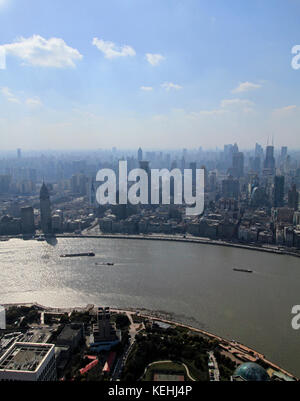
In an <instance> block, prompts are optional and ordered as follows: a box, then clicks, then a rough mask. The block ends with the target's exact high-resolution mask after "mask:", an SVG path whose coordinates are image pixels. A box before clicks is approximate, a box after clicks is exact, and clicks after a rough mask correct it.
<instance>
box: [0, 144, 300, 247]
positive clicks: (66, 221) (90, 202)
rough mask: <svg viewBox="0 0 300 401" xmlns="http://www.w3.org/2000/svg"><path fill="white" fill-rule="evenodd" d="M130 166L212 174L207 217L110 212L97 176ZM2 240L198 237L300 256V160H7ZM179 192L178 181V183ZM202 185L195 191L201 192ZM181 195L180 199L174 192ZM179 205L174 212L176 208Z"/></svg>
mask: <svg viewBox="0 0 300 401" xmlns="http://www.w3.org/2000/svg"><path fill="white" fill-rule="evenodd" d="M120 160H126V161H127V164H128V169H133V168H137V167H140V168H142V169H144V170H145V171H147V173H148V174H149V175H151V172H150V169H152V168H155V169H169V170H174V169H180V170H181V171H182V172H183V171H184V170H185V169H187V168H188V169H191V170H192V171H193V174H194V177H195V171H196V169H200V168H202V169H204V176H205V210H204V214H203V215H201V216H196V217H194V216H186V215H185V210H184V206H183V205H175V204H174V202H173V198H172V193H173V195H174V187H172V185H171V202H170V203H171V205H163V204H160V205H136V206H134V205H123V204H122V205H121V204H117V205H115V206H114V205H113V206H112V205H105V206H101V205H99V204H98V203H97V200H96V191H97V187H98V186H99V184H100V183H99V182H97V181H96V174H97V171H98V170H100V169H103V168H110V169H113V170H114V171H115V172H116V174H118V163H119V161H120ZM0 172H1V175H0V193H1V218H0V219H1V220H0V234H1V235H2V236H4V237H5V236H18V235H23V236H30V235H31V236H32V235H34V234H36V235H38V234H47V235H52V234H53V235H55V234H68V233H69V234H77V235H82V234H86V235H92V234H94V235H98V234H101V233H102V234H128V235H146V234H164V235H181V236H182V235H191V236H195V237H201V238H208V239H211V240H223V241H228V242H233V243H234V242H236V243H241V244H247V245H259V246H265V245H269V246H274V247H277V248H278V249H279V248H287V249H289V250H290V251H291V252H292V251H293V252H296V253H297V252H298V251H299V249H300V211H299V202H300V200H299V189H300V156H299V151H298V152H297V151H293V150H291V151H290V152H288V149H287V147H282V148H281V149H279V150H277V149H275V148H274V146H273V145H268V146H267V147H266V149H263V147H262V146H260V145H259V144H256V146H255V149H253V150H252V151H251V150H249V151H244V152H242V151H239V148H238V145H237V144H234V145H225V146H224V150H222V151H221V150H214V151H205V150H203V149H202V148H199V149H198V150H187V149H183V150H181V151H173V152H163V151H146V152H143V150H142V149H141V148H140V149H139V150H137V151H127V152H124V151H118V150H117V149H115V148H114V149H113V150H111V151H101V150H99V151H98V152H90V153H88V152H86V153H82V154H76V153H75V152H74V153H58V152H57V153H53V154H47V153H46V154H40V155H33V154H31V153H30V152H28V155H27V154H26V153H25V154H24V155H22V151H21V149H18V151H17V154H16V157H13V155H10V156H9V155H7V156H5V157H4V156H2V159H1V161H0ZM171 184H172V181H171ZM194 185H195V184H194ZM172 189H173V191H172ZM172 203H173V204H172Z"/></svg>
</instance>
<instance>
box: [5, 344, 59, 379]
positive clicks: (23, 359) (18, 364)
mask: <svg viewBox="0 0 300 401" xmlns="http://www.w3.org/2000/svg"><path fill="white" fill-rule="evenodd" d="M52 348H54V345H52V344H33V343H15V344H14V345H13V346H12V347H11V348H10V349H9V350H8V351H7V352H6V353H5V354H4V355H3V357H2V358H1V359H0V370H13V371H23V372H35V371H36V370H37V369H38V367H39V365H40V364H41V363H42V361H43V360H44V359H45V358H46V357H47V355H48V354H49V352H50V351H51V350H52Z"/></svg>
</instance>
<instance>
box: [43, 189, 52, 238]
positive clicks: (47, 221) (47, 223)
mask: <svg viewBox="0 0 300 401" xmlns="http://www.w3.org/2000/svg"><path fill="white" fill-rule="evenodd" d="M40 208H41V228H42V231H43V233H45V234H48V233H51V232H52V219H51V203H50V196H49V191H48V188H47V186H46V184H45V183H44V182H43V185H42V188H41V191H40Z"/></svg>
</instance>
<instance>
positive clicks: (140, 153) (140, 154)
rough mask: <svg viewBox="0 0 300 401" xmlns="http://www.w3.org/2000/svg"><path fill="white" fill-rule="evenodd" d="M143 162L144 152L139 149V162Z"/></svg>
mask: <svg viewBox="0 0 300 401" xmlns="http://www.w3.org/2000/svg"><path fill="white" fill-rule="evenodd" d="M142 160H143V150H142V148H139V150H138V161H139V162H141V161H142Z"/></svg>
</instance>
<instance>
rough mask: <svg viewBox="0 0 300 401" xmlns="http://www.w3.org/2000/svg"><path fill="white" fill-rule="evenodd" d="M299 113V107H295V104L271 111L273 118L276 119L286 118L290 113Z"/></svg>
mask: <svg viewBox="0 0 300 401" xmlns="http://www.w3.org/2000/svg"><path fill="white" fill-rule="evenodd" d="M299 111H300V107H297V106H296V105H295V104H293V105H290V106H285V107H281V108H279V109H275V110H274V111H273V115H274V116H278V117H281V116H282V117H284V116H288V115H290V114H291V113H294V112H299Z"/></svg>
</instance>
